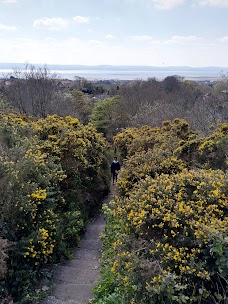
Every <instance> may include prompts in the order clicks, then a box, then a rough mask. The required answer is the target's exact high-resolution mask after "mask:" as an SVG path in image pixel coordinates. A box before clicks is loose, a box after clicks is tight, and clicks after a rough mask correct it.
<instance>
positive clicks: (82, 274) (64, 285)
mask: <svg viewBox="0 0 228 304" xmlns="http://www.w3.org/2000/svg"><path fill="white" fill-rule="evenodd" d="M114 194H115V186H112V188H111V192H110V195H109V196H108V197H107V199H106V200H105V203H108V202H109V201H110V200H111V199H112V198H113V196H114ZM104 228H105V220H104V216H103V214H100V215H99V216H98V217H97V218H95V219H94V220H93V222H91V223H90V224H89V225H88V227H87V230H86V233H85V236H84V238H83V239H82V240H81V242H80V244H79V246H78V247H77V248H75V252H74V258H73V259H72V260H70V261H67V262H65V263H64V264H63V265H56V266H55V270H54V277H53V283H54V288H53V291H52V293H51V294H50V295H49V296H47V297H46V299H44V300H43V301H42V302H41V303H40V304H88V303H89V300H90V299H92V298H93V297H94V294H93V288H94V287H95V286H96V283H97V281H98V279H99V271H100V270H99V269H100V257H101V249H102V243H101V240H100V233H101V232H102V231H103V230H104Z"/></svg>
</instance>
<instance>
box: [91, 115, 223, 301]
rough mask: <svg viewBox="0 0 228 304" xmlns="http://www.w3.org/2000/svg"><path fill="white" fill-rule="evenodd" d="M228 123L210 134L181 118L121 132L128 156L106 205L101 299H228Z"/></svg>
mask: <svg viewBox="0 0 228 304" xmlns="http://www.w3.org/2000/svg"><path fill="white" fill-rule="evenodd" d="M227 130H228V124H223V125H221V126H220V127H219V128H218V129H217V130H215V131H214V132H213V133H212V134H211V135H210V136H208V137H205V138H202V137H199V136H197V134H195V133H194V132H192V131H191V130H190V128H189V125H188V124H187V123H186V122H185V121H183V120H180V119H175V120H174V121H172V122H171V121H166V122H164V123H163V125H162V127H160V128H150V127H147V126H145V127H142V128H140V129H127V130H125V131H124V132H122V133H119V134H118V135H117V136H115V138H114V141H115V145H116V147H117V148H118V149H119V151H120V153H121V154H122V155H123V156H124V157H126V158H125V161H124V164H123V169H122V171H121V173H120V176H119V177H120V178H119V180H118V183H117V195H116V197H115V201H114V202H111V203H110V207H109V208H107V207H105V208H104V212H105V214H106V218H107V228H106V231H107V233H106V234H104V236H103V243H104V253H103V260H104V262H103V270H102V274H103V275H102V277H101V281H100V283H99V284H98V286H97V288H96V294H97V301H95V303H98V304H100V303H102V304H103V303H106V299H109V298H110V299H112V298H113V299H115V298H116V299H118V300H117V302H118V301H119V302H120V303H124V304H127V303H131V302H133V303H137V304H146V303H148V304H151V303H154V304H155V303H156V304H167V303H172V304H176V303H192V304H196V303H197V304H198V303H223V301H225V300H226V299H227V288H228V286H227V277H228V271H227V269H228V268H227V263H228V242H227V241H228V239H227V235H228V179H227V171H226V169H227V164H226V162H227V160H226V154H227V143H228V132H227ZM109 295H111V296H109ZM107 303H109V302H108V300H107ZM224 303H225V302H224Z"/></svg>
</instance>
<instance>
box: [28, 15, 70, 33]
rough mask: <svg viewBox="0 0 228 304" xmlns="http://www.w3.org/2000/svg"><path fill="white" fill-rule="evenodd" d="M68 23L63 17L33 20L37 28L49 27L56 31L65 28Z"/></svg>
mask: <svg viewBox="0 0 228 304" xmlns="http://www.w3.org/2000/svg"><path fill="white" fill-rule="evenodd" d="M67 25H68V22H67V21H66V20H64V19H62V18H48V17H43V18H40V19H36V20H34V22H33V26H34V27H35V28H37V29H49V30H54V31H58V30H62V29H65V28H66V27H67Z"/></svg>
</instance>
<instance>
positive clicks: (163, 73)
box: [0, 63, 228, 81]
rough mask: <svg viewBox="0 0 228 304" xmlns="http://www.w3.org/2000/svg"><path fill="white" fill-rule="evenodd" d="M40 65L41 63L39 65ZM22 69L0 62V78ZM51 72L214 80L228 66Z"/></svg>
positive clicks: (67, 75)
mask: <svg viewBox="0 0 228 304" xmlns="http://www.w3.org/2000/svg"><path fill="white" fill-rule="evenodd" d="M40 66H41V67H42V65H40ZM9 67H17V68H20V69H23V65H22V64H11V66H10V64H1V63H0V78H2V77H3V76H5V75H7V76H8V77H10V76H11V75H13V69H12V68H9ZM47 67H48V69H49V70H50V72H51V73H55V74H57V75H58V77H59V78H61V79H63V78H64V79H65V78H66V79H70V80H74V79H76V78H77V77H84V78H86V79H89V80H111V79H113V80H135V79H143V80H145V79H148V78H156V79H157V80H162V79H164V78H165V77H167V76H172V75H178V76H181V77H184V78H185V79H188V80H196V81H200V80H201V81H205V80H208V81H214V80H218V79H221V73H225V74H227V73H228V68H219V67H205V68H191V67H160V68H159V67H148V66H142V67H139V66H136V67H134V66H73V65H72V66H66V65H48V66H47Z"/></svg>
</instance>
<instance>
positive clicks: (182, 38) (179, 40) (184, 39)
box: [166, 35, 200, 44]
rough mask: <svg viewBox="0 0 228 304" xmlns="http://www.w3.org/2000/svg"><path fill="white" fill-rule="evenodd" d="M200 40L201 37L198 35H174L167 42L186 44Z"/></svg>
mask: <svg viewBox="0 0 228 304" xmlns="http://www.w3.org/2000/svg"><path fill="white" fill-rule="evenodd" d="M194 42H200V38H199V37H197V36H178V35H176V36H172V37H171V38H170V39H169V40H168V41H166V43H177V44H186V43H194Z"/></svg>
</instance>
